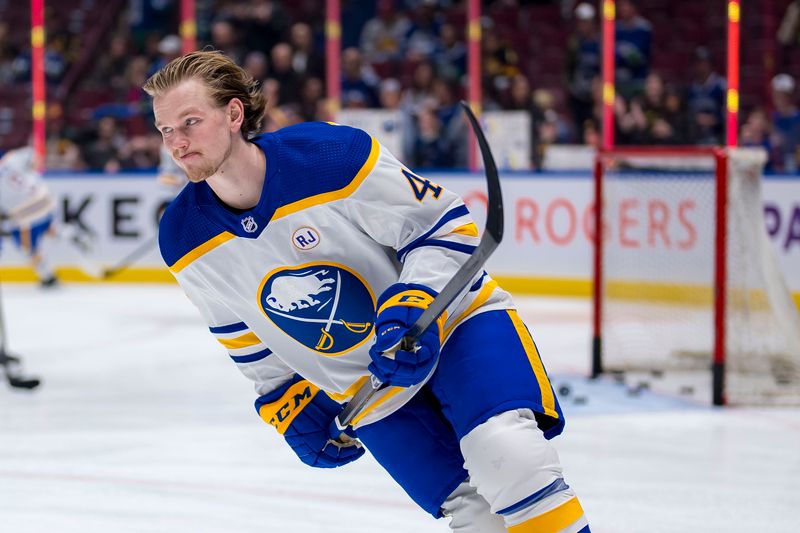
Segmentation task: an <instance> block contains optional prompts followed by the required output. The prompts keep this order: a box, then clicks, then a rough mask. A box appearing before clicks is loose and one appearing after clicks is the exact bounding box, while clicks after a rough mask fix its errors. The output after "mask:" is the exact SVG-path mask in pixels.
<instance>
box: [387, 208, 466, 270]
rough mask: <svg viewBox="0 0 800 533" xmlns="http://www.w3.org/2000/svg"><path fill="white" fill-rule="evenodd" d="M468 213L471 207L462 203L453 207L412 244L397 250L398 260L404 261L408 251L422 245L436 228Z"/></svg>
mask: <svg viewBox="0 0 800 533" xmlns="http://www.w3.org/2000/svg"><path fill="white" fill-rule="evenodd" d="M468 214H469V209H467V206H465V205H460V206H458V207H454V208H453V209H451V210H450V211H448V212H447V213H445V214H444V216H443V217H442V218H440V219H439V221H438V222H437V223H436V224H435V225H434V226H433V227H432V228H431V229H429V230H428V231H426V232H425V233H424V234H423V235H421V236H419V237H417V238H416V239H415V240H414V241H412V242H411V243H410V244H408V245H406V246H405V247H403V248H401V249H399V250H397V260H398V261H402V260H403V257H404V256H405V255H406V254H407V253H408V252H410V251H411V250H413V249H414V248H417V247H419V246H421V245H422V243H423V241H425V240H426V239H427V238H428V237H430V236H431V235H433V234H434V233H435V232H436V230H438V229H439V228H441V227H442V226H444V225H445V224H447V223H448V222H450V221H451V220H454V219H456V218H458V217H463V216H464V215H468Z"/></svg>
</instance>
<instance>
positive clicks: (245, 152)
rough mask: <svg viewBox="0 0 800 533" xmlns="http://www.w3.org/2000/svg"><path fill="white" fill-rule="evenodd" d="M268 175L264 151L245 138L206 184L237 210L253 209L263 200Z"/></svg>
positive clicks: (224, 201)
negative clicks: (266, 174) (265, 175)
mask: <svg viewBox="0 0 800 533" xmlns="http://www.w3.org/2000/svg"><path fill="white" fill-rule="evenodd" d="M265 173H266V158H265V156H264V152H262V151H261V149H260V148H259V147H258V146H256V145H255V144H253V143H251V142H247V141H245V140H244V139H242V140H241V142H234V143H233V146H231V154H230V155H229V156H228V158H227V160H226V161H225V163H223V164H222V166H221V167H220V168H219V170H218V171H217V173H216V174H214V175H213V176H211V177H210V178H208V180H207V182H208V185H209V186H210V187H211V190H213V191H214V193H215V194H216V195H217V197H218V198H219V199H220V200H221V201H222V202H223V203H225V204H226V205H229V206H230V207H233V208H234V209H252V208H253V207H255V206H256V205H257V204H258V201H259V199H260V198H261V191H262V189H263V187H264V174H265Z"/></svg>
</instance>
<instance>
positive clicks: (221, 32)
mask: <svg viewBox="0 0 800 533" xmlns="http://www.w3.org/2000/svg"><path fill="white" fill-rule="evenodd" d="M240 34H241V31H240V30H239V29H237V28H236V27H235V26H234V25H233V22H231V21H230V20H226V19H220V20H217V21H214V23H213V24H212V25H211V44H212V45H213V46H214V48H215V49H217V50H220V51H221V52H222V53H224V54H225V55H226V56H228V57H230V58H231V59H232V60H233V61H235V62H236V63H237V64H239V65H241V64H242V62H243V61H244V55H245V53H246V49H245V47H243V46H242V44H241V42H240V39H239V35H240ZM250 49H251V50H262V49H261V48H250ZM262 51H263V50H262Z"/></svg>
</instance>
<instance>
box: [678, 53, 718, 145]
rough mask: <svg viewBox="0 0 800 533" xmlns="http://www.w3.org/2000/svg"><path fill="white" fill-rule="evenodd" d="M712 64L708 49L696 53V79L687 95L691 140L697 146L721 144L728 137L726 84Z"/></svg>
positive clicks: (694, 67) (694, 71)
mask: <svg viewBox="0 0 800 533" xmlns="http://www.w3.org/2000/svg"><path fill="white" fill-rule="evenodd" d="M711 60H712V58H711V52H709V51H708V49H707V48H705V47H702V46H701V47H698V48H697V49H696V50H695V61H694V66H693V76H694V78H693V81H692V83H691V84H690V85H689V87H688V89H687V92H686V109H687V112H688V116H689V140H690V142H692V143H695V144H719V143H721V142H722V138H723V133H724V113H725V92H726V83H725V79H724V78H723V77H722V76H720V75H719V74H717V73H716V72H714V68H713V66H712V63H711Z"/></svg>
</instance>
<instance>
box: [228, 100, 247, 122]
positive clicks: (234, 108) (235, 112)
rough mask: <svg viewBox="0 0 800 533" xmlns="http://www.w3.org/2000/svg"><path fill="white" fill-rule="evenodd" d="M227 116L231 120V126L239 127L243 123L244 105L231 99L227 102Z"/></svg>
mask: <svg viewBox="0 0 800 533" xmlns="http://www.w3.org/2000/svg"><path fill="white" fill-rule="evenodd" d="M228 116H229V117H230V119H231V126H234V125H241V124H242V122H244V105H243V104H242V101H241V100H239V99H238V98H232V99H231V101H230V102H228Z"/></svg>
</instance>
